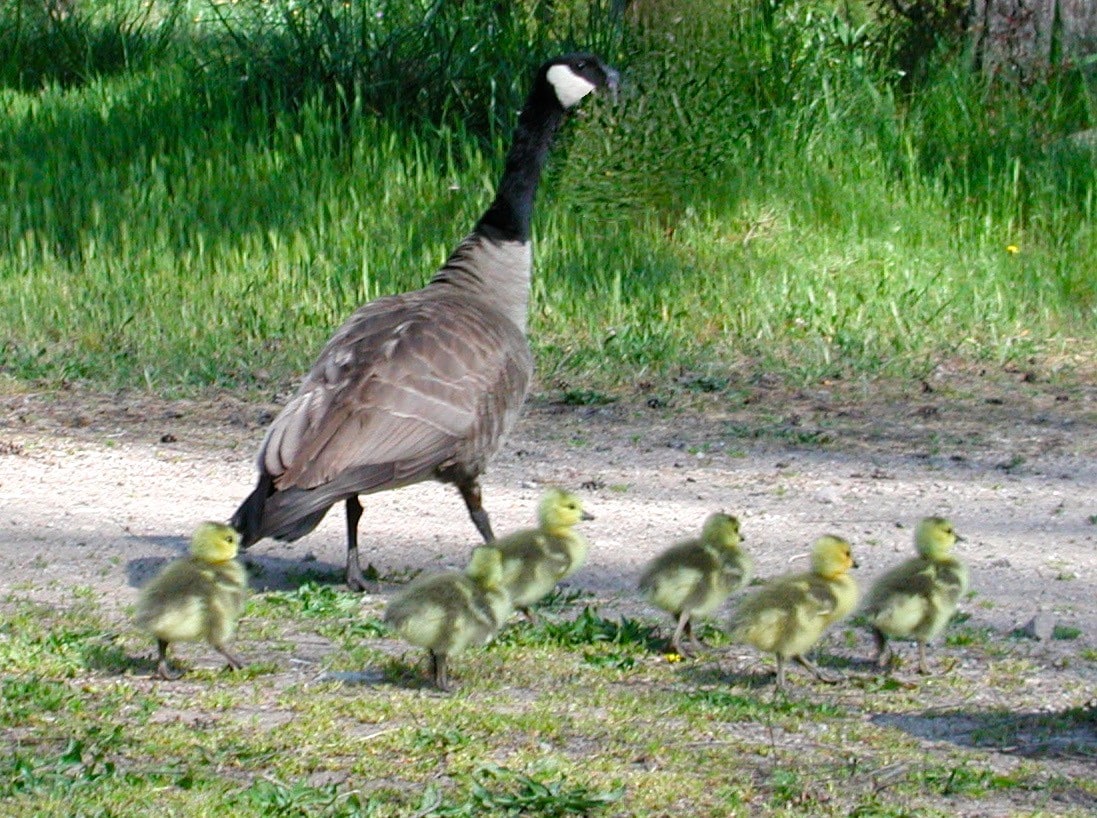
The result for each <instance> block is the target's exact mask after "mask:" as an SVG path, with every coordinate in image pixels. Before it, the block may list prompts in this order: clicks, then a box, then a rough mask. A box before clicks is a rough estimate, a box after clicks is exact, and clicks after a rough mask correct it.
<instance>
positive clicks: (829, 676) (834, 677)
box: [793, 656, 842, 685]
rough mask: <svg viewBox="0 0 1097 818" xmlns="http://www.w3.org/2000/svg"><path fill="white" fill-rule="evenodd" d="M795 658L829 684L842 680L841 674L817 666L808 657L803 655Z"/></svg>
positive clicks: (820, 679)
mask: <svg viewBox="0 0 1097 818" xmlns="http://www.w3.org/2000/svg"><path fill="white" fill-rule="evenodd" d="M793 658H794V659H795V660H796V662H797V663H798V664H799V665H800V666H801V667H804V668H807V670H808V671H809V672H810V673H811V675H812V676H814V677H815V678H816V679H818V680H819V681H820V682H825V683H826V684H828V685H833V684H837V683H838V682H840V681H841V680H842V677H841V675H840V674H834V673H831V672H829V671H825V670H823V669H822V668H820V667H817V666H816V665H814V664H812V663H811V662H809V661H808V660H807V658H805V657H803V656H794V657H793Z"/></svg>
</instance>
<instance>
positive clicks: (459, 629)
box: [385, 545, 513, 690]
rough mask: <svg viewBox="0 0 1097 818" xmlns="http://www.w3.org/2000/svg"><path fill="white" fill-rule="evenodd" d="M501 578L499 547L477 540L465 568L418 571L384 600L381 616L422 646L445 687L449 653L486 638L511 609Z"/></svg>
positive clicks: (436, 678)
mask: <svg viewBox="0 0 1097 818" xmlns="http://www.w3.org/2000/svg"><path fill="white" fill-rule="evenodd" d="M502 580H503V562H502V557H501V555H500V553H499V550H498V549H496V548H494V547H492V546H488V545H482V546H480V547H478V548H474V549H473V551H472V559H471V560H470V562H469V564H468V567H467V568H466V569H465V571H464V573H461V572H460V571H445V572H443V573H440V574H431V575H429V576H423V577H419V578H418V579H416V580H415V581H413V582H412V583H411V584H410V585H408V587H407V588H405V589H404V590H403V592H401V593H400V594H399V595H397V596H396V597H395V598H394V599H393V600H392V601H391V602H390V603H389V605H388V608H387V609H386V610H385V622H387V623H388V624H389V625H390V626H391V627H392V629H393V630H394V631H396V633H398V634H399V635H400V636H401V637H403V638H404V639H405V640H407V641H408V642H410V643H411V644H413V645H417V646H419V647H421V648H426V649H427V651H428V652H429V654H430V660H431V675H432V677H433V679H434V684H435V686H436V687H437V688H438V689H439V690H449V689H450V684H449V675H448V669H447V667H446V662H447V660H448V658H449V657H450V656H453V655H455V654H457V653H460V652H461V651H463V650H464V649H465V648H467V647H470V646H476V645H484V644H487V642H488V641H490V639H491V638H492V637H493V636H494V635H495V633H496V631H498V630H499V626H500V625H502V624H503V622H505V621H506V619H507V617H508V616H510V614H511V612H512V611H513V607H512V605H511V601H510V596H509V595H508V594H507V592H506V590H505V589H504V588H503V587H502Z"/></svg>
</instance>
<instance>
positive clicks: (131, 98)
mask: <svg viewBox="0 0 1097 818" xmlns="http://www.w3.org/2000/svg"><path fill="white" fill-rule="evenodd" d="M25 5H27V4H26V3H24V2H20V0H10V2H9V3H8V4H7V5H0V30H3V31H7V32H9V33H10V32H13V31H15V30H16V29H15V28H14V27H13V26H14V22H13V21H14V19H15V18H14V16H13V15H14V11H15V10H20V9H22V8H23V7H24V6H25ZM652 5H654V6H656V11H654V12H647V13H646V14H632V13H630V14H628V15H625V16H617V15H615V14H614V13H613V10H612V4H610V3H606V4H595V5H594V8H593V10H592V9H591V8H590V6H589V4H585V3H577V2H576V3H565V2H556V3H547V2H538V1H537V0H526V2H521V3H513V4H497V3H490V2H486V1H485V2H469V3H463V4H445V3H427V2H413V0H406V2H395V0H393V2H380V0H378V2H375V3H361V4H359V3H355V4H343V3H337V2H334V0H311V1H310V2H293V0H272V2H263V3H260V2H258V0H240V2H238V3H234V4H218V5H216V6H213V5H205V4H203V3H200V2H195V0H192V2H190V3H189V4H178V5H170V4H169V5H164V6H162V7H156V10H155V13H150V14H146V15H144V16H134V15H136V13H137V12H136V11H135V9H136V8H137V7H136V5H128V4H127V3H126V2H125V0H116V5H111V4H102V5H99V4H92V3H90V2H88V3H86V4H85V5H84V6H80V5H77V6H76V7H75V9H76V10H75V11H74V16H72V17H68V18H66V19H64V20H51V19H44V20H39V27H38V29H36V31H39V35H35V37H37V38H38V39H35V37H30V36H24V35H20V38H17V39H16V40H15V41H14V42H15V46H13V47H14V48H15V50H17V51H19V53H20V54H23V55H24V62H23V63H21V64H24V65H47V64H48V63H49V60H48V59H47V56H48V53H50V52H47V51H45V50H44V48H45V47H44V46H42V45H41V42H51V43H53V44H54V45H55V46H56V44H57V43H58V42H64V43H70V44H72V45H71V50H72V52H73V54H76V55H82V56H81V57H80V60H77V59H76V57H75V56H73V57H72V58H71V59H69V58H68V57H66V58H65V61H60V60H59V61H57V62H58V65H61V64H72V65H76V64H78V65H79V66H80V68H79V70H78V71H76V70H73V71H68V70H66V71H60V69H58V70H56V71H54V72H53V73H51V72H50V71H49V70H46V69H44V68H40V69H36V70H35V71H34V72H28V71H26V70H22V71H20V70H17V68H16V66H15V65H14V64H13V63H12V62H11V61H10V60H9V62H8V63H3V64H0V155H2V156H3V157H4V161H3V162H2V163H0V191H3V197H2V199H0V372H3V373H6V375H7V377H8V378H9V379H12V380H14V381H16V382H23V381H41V382H45V383H57V382H59V381H62V380H87V381H91V382H94V383H96V384H102V385H111V386H118V385H121V386H147V387H149V388H154V389H159V390H171V389H175V388H192V387H196V386H197V387H201V386H205V385H210V384H221V385H232V386H249V385H258V386H260V387H265V386H266V385H267V384H268V383H270V382H283V381H285V380H288V379H292V378H293V377H294V376H295V374H296V373H298V372H300V371H301V369H302V368H304V367H306V366H307V365H308V362H309V360H310V359H311V357H312V356H313V355H314V354H315V352H316V351H317V350H318V349H319V347H320V345H321V344H322V343H323V341H324V340H325V338H326V337H327V336H328V335H329V334H330V332H331V331H332V329H333V328H334V327H335V326H336V325H337V324H338V323H339V322H340V321H341V320H342V319H343V317H345V316H346V315H347V314H348V313H349V312H350V311H351V310H352V309H353V308H354V307H355V306H356V305H357V304H359V303H361V302H362V301H364V300H367V299H370V298H373V297H376V296H377V295H380V294H383V293H386V292H391V291H396V290H401V289H407V288H411V287H416V286H419V285H421V284H422V283H424V282H425V281H426V280H427V278H428V277H429V275H430V274H431V272H432V271H433V269H434V268H435V267H436V266H437V265H438V264H439V263H440V262H441V261H442V260H443V259H444V257H445V256H446V254H447V252H448V250H449V248H450V247H452V245H453V244H454V243H455V242H456V240H457V239H459V238H460V236H461V235H462V234H463V233H464V232H465V231H466V230H467V229H468V228H469V227H470V226H471V224H472V223H473V222H474V221H475V219H476V217H477V216H478V215H479V213H480V212H481V211H482V209H483V208H484V207H485V206H486V204H487V202H488V201H489V200H490V197H491V193H492V190H493V188H494V184H495V182H496V179H497V176H498V172H499V168H500V166H501V159H502V155H503V152H504V151H505V148H506V143H507V141H508V139H509V129H510V127H511V126H512V124H513V110H514V108H515V107H516V105H517V104H518V103H519V101H520V99H521V94H522V93H523V91H524V89H525V86H526V84H527V83H528V80H529V76H530V73H531V71H532V69H533V67H534V66H535V65H536V63H537V61H539V60H540V59H541V58H542V57H543V56H547V55H548V54H551V53H554V52H555V51H558V50H563V49H567V48H572V47H577V46H581V45H585V44H587V43H593V47H595V48H597V49H598V50H600V51H601V52H602V53H604V54H606V56H607V57H608V58H609V59H610V60H611V61H612V62H614V63H615V64H617V65H618V66H619V67H621V68H622V69H623V70H624V72H625V77H626V85H625V88H624V90H623V94H622V99H621V100H620V102H619V104H617V105H616V106H614V105H610V104H608V103H607V102H606V101H605V100H594V101H591V102H590V103H589V104H586V105H585V106H584V110H583V112H582V114H581V116H579V117H577V118H576V119H577V121H574V122H572V123H571V124H570V125H569V127H568V129H567V131H566V132H565V134H564V136H563V138H562V140H561V144H560V145H559V148H558V150H557V151H556V153H555V154H554V156H553V159H552V162H551V163H550V167H549V171H548V173H547V175H546V179H545V182H544V185H543V188H542V191H541V192H540V194H539V202H538V213H537V219H536V224H535V230H536V240H537V246H536V261H537V271H536V274H535V282H534V302H533V306H532V316H531V318H532V320H531V335H532V340H533V343H534V347H535V350H536V353H537V355H538V358H539V361H540V367H541V372H542V374H543V375H545V376H548V377H553V376H561V377H565V378H566V379H569V380H574V379H585V380H591V381H598V382H601V383H604V384H612V383H614V382H629V381H631V380H633V379H638V378H640V377H643V378H645V379H650V378H652V377H659V376H661V375H667V374H671V373H676V372H678V371H679V370H680V369H682V368H690V369H702V370H716V369H735V368H739V367H745V366H748V365H749V366H762V367H766V368H768V369H770V370H777V371H781V372H785V373H787V374H788V375H789V377H791V378H795V379H811V378H818V377H829V376H832V375H835V374H862V375H870V376H872V375H877V374H885V375H909V374H912V373H918V372H921V371H923V370H924V369H925V368H927V367H930V366H932V364H933V362H934V361H935V360H938V359H939V358H940V357H942V356H955V357H960V358H967V359H980V360H984V359H985V360H992V361H1008V360H1012V359H1014V358H1016V357H1018V356H1022V355H1024V356H1030V355H1034V354H1041V353H1050V354H1054V353H1056V352H1057V351H1058V350H1059V349H1061V348H1065V347H1066V346H1067V345H1068V344H1074V345H1077V344H1079V343H1081V344H1082V345H1083V347H1085V348H1092V344H1093V342H1094V340H1095V328H1097V320H1095V318H1097V275H1094V274H1093V273H1092V270H1094V269H1097V263H1095V262H1097V236H1095V232H1094V213H1093V204H1094V201H1093V200H1094V188H1095V182H1097V179H1095V170H1094V167H1095V162H1094V158H1095V157H1094V154H1093V153H1092V152H1091V150H1090V149H1087V148H1085V147H1084V146H1081V145H1079V144H1076V143H1075V142H1074V141H1071V140H1070V139H1069V138H1068V137H1069V136H1070V135H1071V134H1072V133H1074V132H1076V131H1079V130H1081V129H1084V128H1087V127H1091V126H1092V125H1094V113H1093V107H1092V103H1093V91H1092V89H1091V88H1090V87H1089V86H1088V85H1087V83H1086V81H1085V79H1084V77H1083V76H1082V75H1080V74H1073V73H1070V72H1069V71H1065V70H1064V71H1060V72H1057V73H1052V74H1051V75H1049V77H1048V80H1047V82H1045V83H1042V84H1040V85H1039V86H1038V87H1033V88H1023V89H1021V88H1011V87H1009V86H1008V85H1004V84H1002V83H1000V82H999V83H990V82H988V81H985V80H984V79H982V78H981V77H979V76H973V75H972V74H971V73H970V71H969V70H968V67H967V64H966V63H965V62H964V60H963V59H962V58H961V57H956V56H948V55H942V56H941V57H940V58H938V59H937V60H936V61H934V62H933V63H932V65H931V66H930V67H929V68H928V69H927V70H926V72H925V77H924V79H921V80H919V82H918V83H917V84H915V85H914V86H913V87H910V88H906V87H904V86H903V85H902V84H901V83H900V82H899V77H898V76H897V72H896V71H895V70H894V68H893V67H892V65H893V64H892V62H891V57H890V54H889V53H888V51H887V48H886V44H884V43H883V41H882V40H881V39H880V38H879V37H878V36H877V32H878V23H877V22H876V21H875V20H874V19H873V18H872V17H871V16H870V15H869V14H868V13H867V12H866V11H865V10H864V9H862V8H860V7H859V6H858V5H856V4H853V5H852V6H851V7H847V4H835V5H834V6H833V7H831V6H829V5H828V4H826V3H818V2H806V1H805V2H785V3H777V2H773V0H751V2H741V3H737V4H732V7H731V8H728V9H719V8H713V7H711V6H710V5H709V4H700V3H697V2H693V1H692V0H677V1H676V2H672V3H668V4H652ZM640 7H641V8H642V9H646V8H648V6H644V5H641V6H640ZM141 8H146V7H145V6H142V7H141ZM127 21H128V22H127ZM61 25H64V26H67V27H68V28H67V31H68V32H69V33H68V34H66V36H67V37H68V39H66V40H63V41H62V40H58V39H57V36H60V35H55V36H54V38H53V39H52V40H51V39H50V37H48V36H47V37H45V39H43V38H42V36H40V33H41V32H42V31H45V32H46V33H47V34H49V32H50V31H51V28H50V27H51V26H53V27H55V28H56V27H57V26H61ZM21 30H22V31H25V29H21ZM73 32H75V33H73ZM103 32H107V35H110V36H107V35H104V34H103ZM112 37H113V38H114V39H113V40H111V38H112ZM81 38H83V39H81ZM103 39H106V40H108V41H118V42H120V43H121V47H120V48H118V49H114V50H109V49H107V50H106V52H105V53H107V56H104V57H97V56H96V54H98V53H99V52H98V51H96V49H95V48H93V47H92V46H93V45H95V44H96V43H99V42H101V41H102V40H103ZM119 54H121V57H119V56H118V55H119ZM32 55H37V56H36V58H35V59H37V62H35V60H34V59H31V56H32ZM55 68H56V66H55Z"/></svg>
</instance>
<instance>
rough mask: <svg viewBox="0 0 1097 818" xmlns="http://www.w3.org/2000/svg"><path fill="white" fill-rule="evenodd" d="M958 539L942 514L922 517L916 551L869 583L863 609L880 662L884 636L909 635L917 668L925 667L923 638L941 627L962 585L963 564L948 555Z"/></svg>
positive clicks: (965, 582)
mask: <svg viewBox="0 0 1097 818" xmlns="http://www.w3.org/2000/svg"><path fill="white" fill-rule="evenodd" d="M962 539H963V537H961V536H959V535H958V534H957V533H956V532H955V531H954V530H953V528H952V523H950V522H949V521H948V520H946V519H944V518H942V517H926V518H925V519H924V520H922V521H921V522H920V523H919V524H918V527H917V528H916V529H915V531H914V546H915V548H916V549H917V551H918V556H917V557H913V558H911V559H909V560H907V561H906V562H903V563H900V564H899V565H897V566H895V567H894V568H892V569H891V570H890V571H887V572H886V573H884V574H883V576H881V577H880V578H879V579H877V580H876V582H875V583H874V584H873V586H872V589H871V590H870V591H869V593H868V597H867V598H866V600H865V604H864V609H863V610H864V613H865V614H866V615H867V616H868V618H869V620H870V622H871V623H872V634H873V636H874V637H875V640H876V663H877V664H878V665H879V666H880V667H883V666H884V665H885V664H887V661H888V659H889V653H890V651H889V650H888V644H887V640H888V638H889V637H890V638H892V639H913V640H914V641H916V642H917V643H918V672H919V673H928V672H929V669H928V667H927V665H926V643H927V642H929V641H930V640H932V639H934V638H936V637H937V635H938V634H940V633H941V631H942V630H944V628H945V625H947V624H948V621H949V619H951V618H952V614H953V612H954V611H955V610H956V603H957V602H958V601H959V599H960V597H961V596H962V595H963V593H964V592H965V591H966V590H967V587H968V569H967V566H965V565H964V564H963V563H962V562H960V561H959V560H958V559H956V558H955V557H953V556H952V555H951V552H952V546H953V545H955V544H956V542H957V540H962Z"/></svg>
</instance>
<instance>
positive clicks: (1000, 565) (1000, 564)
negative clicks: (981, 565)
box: [990, 557, 1012, 568]
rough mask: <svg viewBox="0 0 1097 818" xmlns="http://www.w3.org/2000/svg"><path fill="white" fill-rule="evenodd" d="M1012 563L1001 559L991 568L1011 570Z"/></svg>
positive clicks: (993, 563) (992, 564)
mask: <svg viewBox="0 0 1097 818" xmlns="http://www.w3.org/2000/svg"><path fill="white" fill-rule="evenodd" d="M1011 565H1012V563H1011V562H1010V561H1009V560H1008V559H1006V558H1005V557H1000V558H998V559H996V560H995V561H994V562H992V563H991V564H990V567H991V568H1009V567H1010V566H1011Z"/></svg>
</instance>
